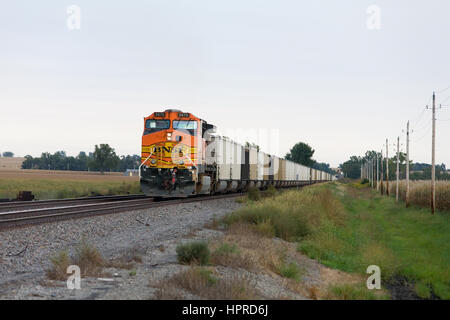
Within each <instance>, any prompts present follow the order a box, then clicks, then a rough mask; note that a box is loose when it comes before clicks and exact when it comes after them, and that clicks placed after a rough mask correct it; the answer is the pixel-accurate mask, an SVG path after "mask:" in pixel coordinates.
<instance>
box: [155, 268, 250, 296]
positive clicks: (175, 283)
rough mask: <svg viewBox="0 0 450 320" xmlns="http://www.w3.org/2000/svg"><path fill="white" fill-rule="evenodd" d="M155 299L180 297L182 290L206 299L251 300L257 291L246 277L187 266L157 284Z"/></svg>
mask: <svg viewBox="0 0 450 320" xmlns="http://www.w3.org/2000/svg"><path fill="white" fill-rule="evenodd" d="M156 286H157V288H158V291H157V294H156V298H157V299H161V300H165V299H180V298H182V297H183V295H182V294H181V292H182V291H183V290H185V291H187V292H189V293H190V294H193V295H195V296H197V297H200V298H203V299H208V300H219V299H220V300H223V299H224V300H253V299H256V298H257V293H256V291H255V289H254V286H253V285H252V283H251V281H249V280H248V279H247V278H246V277H243V276H239V275H233V276H231V277H229V278H219V277H217V275H215V274H214V272H213V271H212V270H210V269H207V268H198V267H194V268H189V269H188V270H186V271H183V272H180V273H177V274H175V275H173V276H172V277H170V278H168V279H164V280H163V281H160V282H159V283H158V284H157V285H156ZM180 289H181V292H180Z"/></svg>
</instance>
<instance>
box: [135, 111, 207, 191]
mask: <svg viewBox="0 0 450 320" xmlns="http://www.w3.org/2000/svg"><path fill="white" fill-rule="evenodd" d="M144 123H145V125H144V133H143V135H142V155H141V157H142V158H141V166H140V168H139V176H140V184H141V189H142V191H143V192H144V193H145V194H146V195H149V196H156V197H158V196H160V197H187V196H190V195H193V194H207V193H209V188H210V183H211V180H210V177H209V176H205V175H204V173H205V171H206V168H205V167H206V165H205V148H206V144H205V137H204V136H205V134H206V131H207V130H211V129H214V126H213V125H210V124H208V123H207V122H206V121H204V120H202V119H200V118H197V117H195V116H194V115H192V114H190V113H185V112H181V111H180V110H175V109H168V110H165V111H164V112H154V113H153V114H152V115H150V116H149V117H147V118H145V119H144Z"/></svg>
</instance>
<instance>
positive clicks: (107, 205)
mask: <svg viewBox="0 0 450 320" xmlns="http://www.w3.org/2000/svg"><path fill="white" fill-rule="evenodd" d="M241 195H242V194H240V193H234V194H225V195H216V196H198V197H192V198H183V199H175V200H173V199H171V200H158V201H155V199H153V198H146V197H145V198H142V199H132V200H120V201H117V199H114V200H112V201H107V202H97V203H80V202H78V204H70V202H69V201H67V202H66V205H62V204H61V203H59V205H58V206H56V207H46V208H41V207H38V208H31V209H30V208H28V209H26V210H14V211H8V212H1V213H0V229H7V228H13V227H19V226H26V225H31V224H39V223H47V222H54V221H60V220H66V219H75V218H82V217H91V216H97V215H106V214H113V213H119V212H125V211H131V210H138V209H148V208H155V207H161V206H167V205H173V204H182V203H190V202H199V201H210V200H217V199H224V198H234V197H239V196H241ZM72 200H74V199H72Z"/></svg>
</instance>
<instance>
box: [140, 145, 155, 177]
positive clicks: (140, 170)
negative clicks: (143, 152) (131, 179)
mask: <svg viewBox="0 0 450 320" xmlns="http://www.w3.org/2000/svg"><path fill="white" fill-rule="evenodd" d="M153 150H155V149H153ZM152 154H153V151H152V152H151V153H150V155H149V156H148V157H147V159H145V160H144V162H142V163H141V164H140V165H139V169H138V170H139V181H140V180H141V167H142V166H143V165H144V163H146V162H147V160H148V159H149V158H150V157H151V156H152Z"/></svg>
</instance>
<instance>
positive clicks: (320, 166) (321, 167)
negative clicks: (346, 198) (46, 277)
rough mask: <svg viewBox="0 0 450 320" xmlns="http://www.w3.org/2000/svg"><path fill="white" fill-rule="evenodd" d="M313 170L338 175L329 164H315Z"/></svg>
mask: <svg viewBox="0 0 450 320" xmlns="http://www.w3.org/2000/svg"><path fill="white" fill-rule="evenodd" d="M313 168H314V169H317V170H320V171H325V172H328V173H330V174H336V172H335V171H334V170H332V169H331V168H330V164H329V163H325V162H314V164H313Z"/></svg>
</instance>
